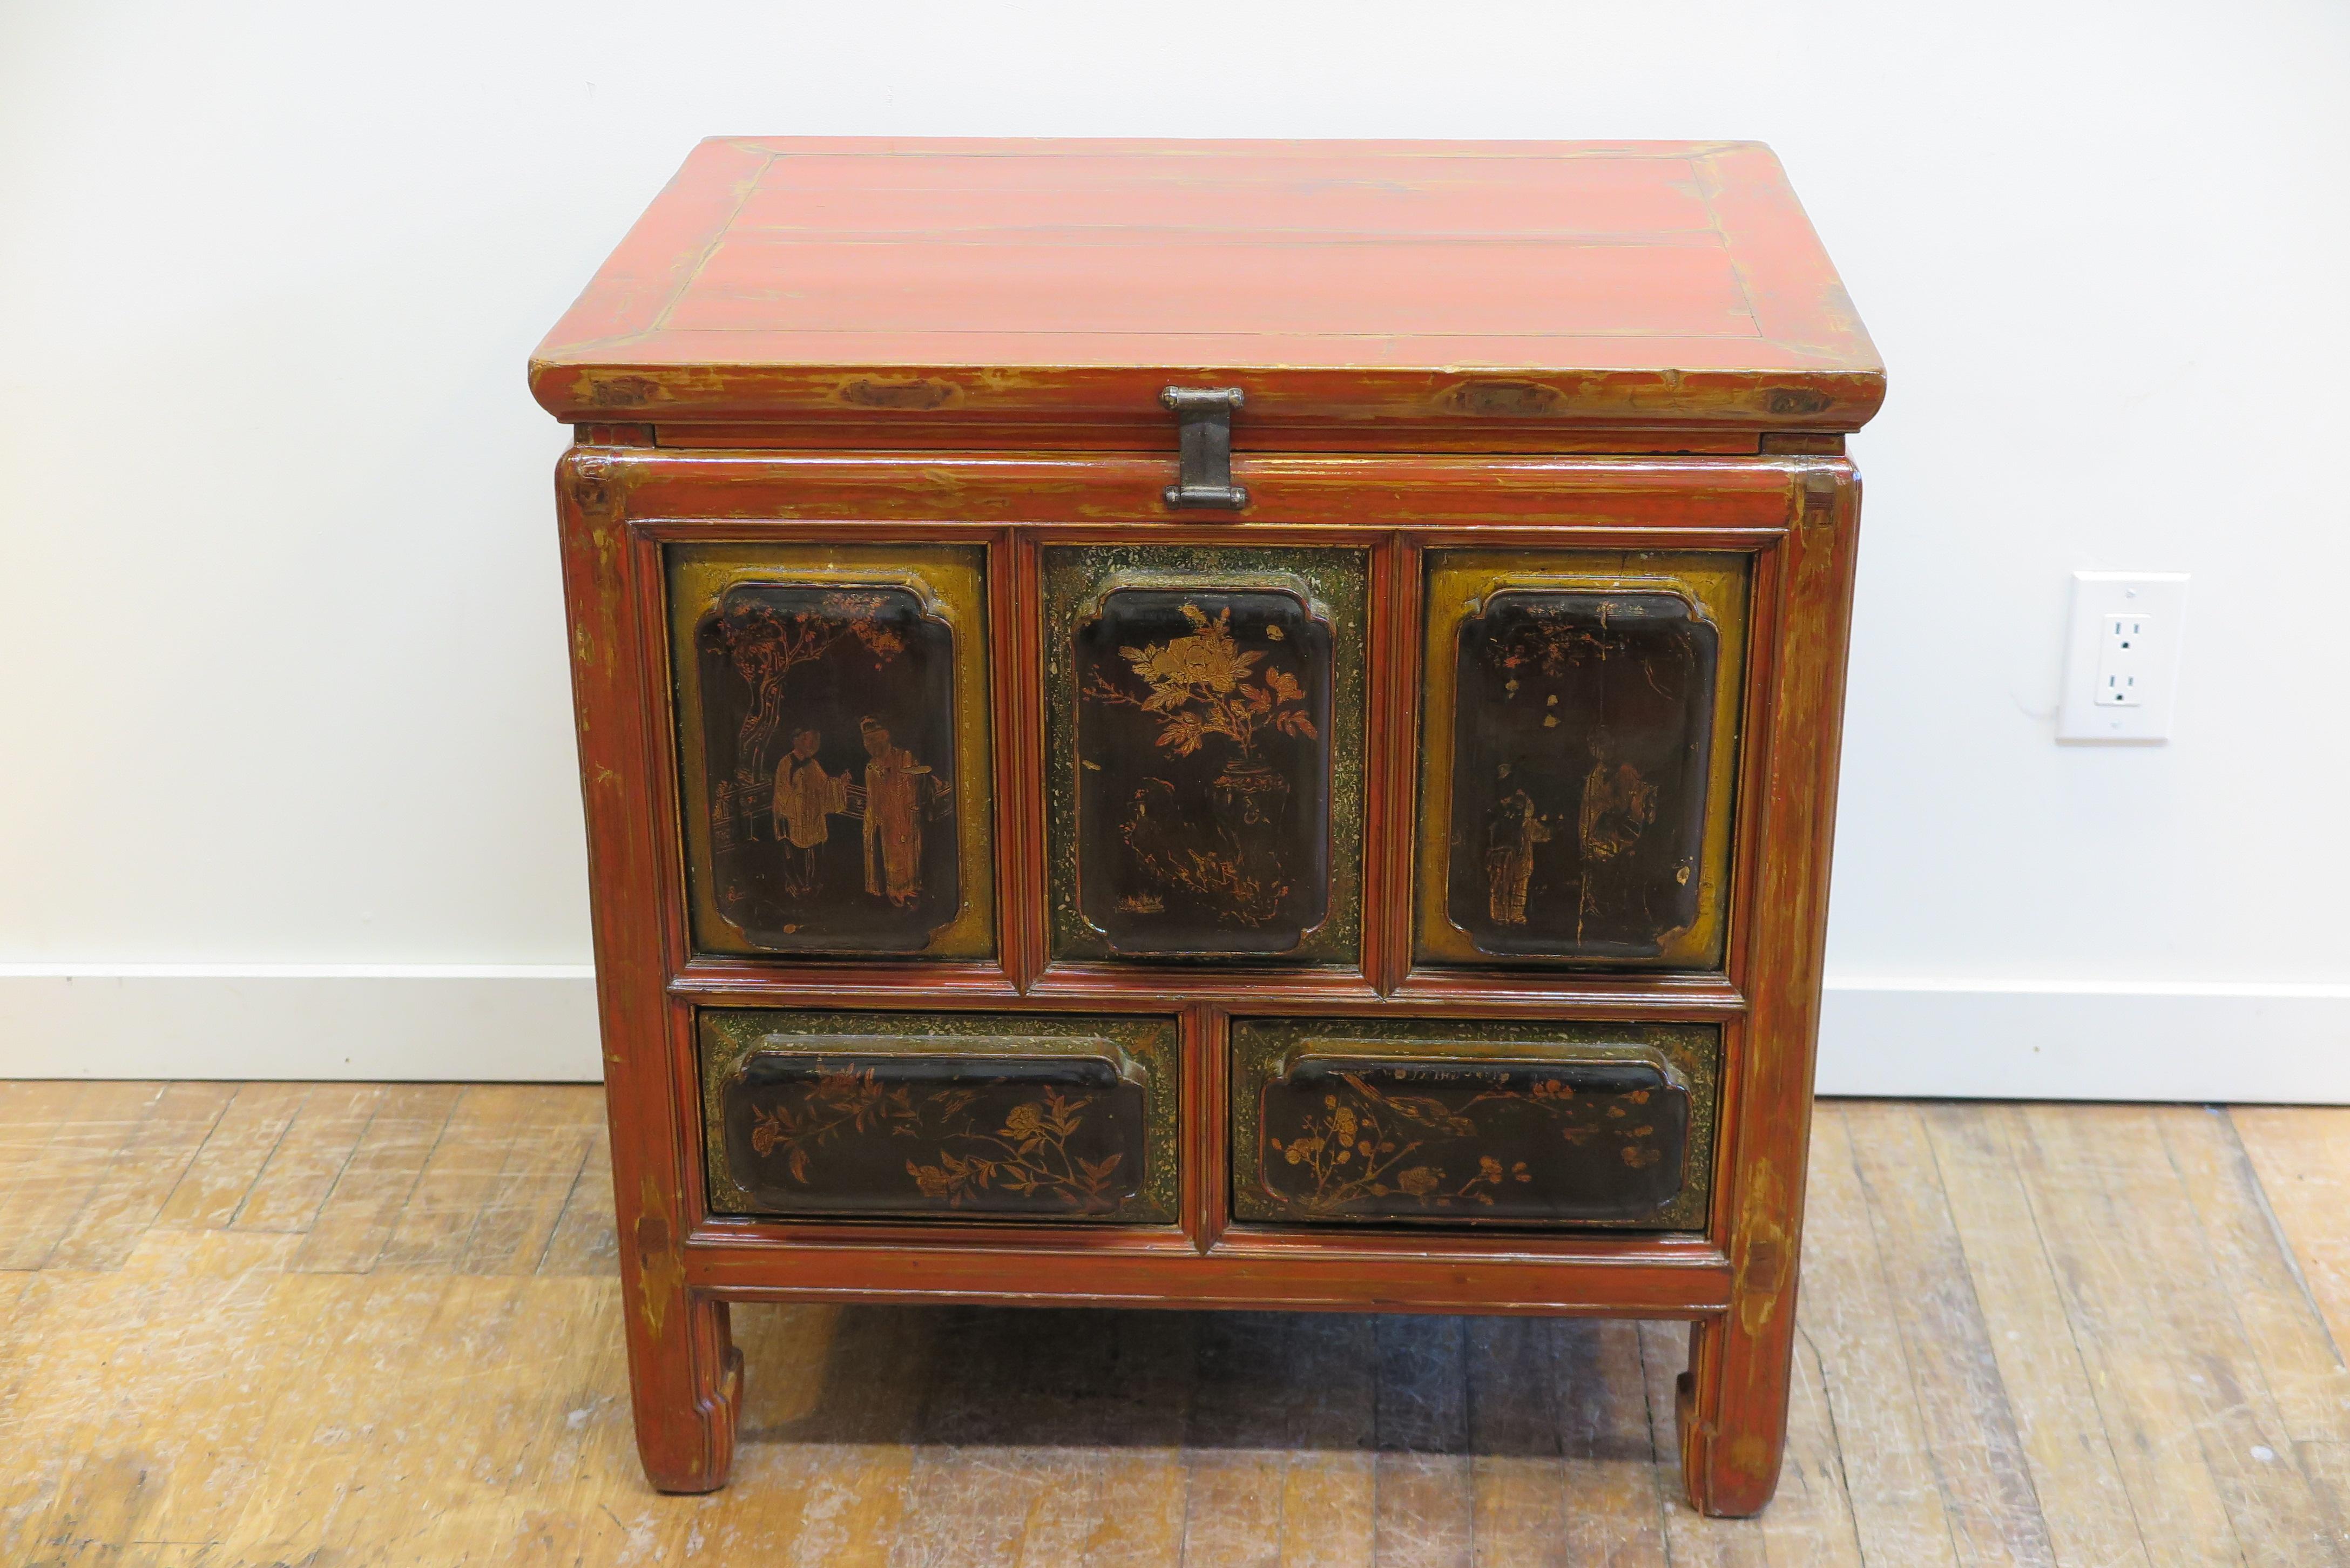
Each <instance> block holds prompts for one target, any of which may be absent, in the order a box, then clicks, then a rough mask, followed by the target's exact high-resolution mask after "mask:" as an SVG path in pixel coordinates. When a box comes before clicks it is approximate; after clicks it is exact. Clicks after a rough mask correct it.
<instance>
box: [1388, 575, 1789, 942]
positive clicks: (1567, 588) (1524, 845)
mask: <svg viewBox="0 0 2350 1568" xmlns="http://www.w3.org/2000/svg"><path fill="white" fill-rule="evenodd" d="M1744 630H1745V596H1744V582H1743V576H1742V572H1741V570H1740V566H1739V562H1738V559H1737V558H1735V557H1706V556H1618V555H1610V556H1587V555H1586V556H1570V555H1562V554H1558V553H1551V554H1546V555H1537V554H1528V555H1523V556H1509V557H1503V556H1496V555H1493V554H1490V553H1467V552H1462V553H1457V554H1455V553H1442V554H1440V555H1438V556H1436V557H1434V560H1433V563H1432V566H1431V569H1430V580H1429V654H1428V657H1429V695H1428V702H1427V708H1428V722H1427V727H1426V732H1425V738H1426V741H1427V748H1426V750H1427V760H1426V763H1425V768H1426V774H1425V777H1424V780H1423V786H1422V813H1423V819H1422V824H1421V828H1422V833H1421V846H1422V847H1421V861H1422V866H1421V876H1422V898H1421V909H1420V917H1419V923H1420V937H1419V949H1420V955H1421V957H1422V958H1423V959H1427V960H1433V961H1450V962H1475V961H1486V962H1494V961H1501V962H1524V961H1532V962H1538V963H1539V962H1551V963H1559V962H1566V963H1587V964H1628V965H1645V966H1651V967H1711V966H1713V965H1717V964H1719V963H1720V961H1721V940H1722V923H1723V922H1722V908H1723V905H1724V902H1725V898H1724V894H1725V888H1726V883H1727V878H1728V860H1729V826H1730V805H1731V798H1730V797H1731V783H1732V780H1733V779H1734V777H1735V759H1736V748H1737V738H1736V723H1737V712H1738V708H1737V698H1738V691H1739V677H1740V670H1741V667H1742V655H1743V644H1744Z"/></svg>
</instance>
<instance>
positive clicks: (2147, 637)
mask: <svg viewBox="0 0 2350 1568" xmlns="http://www.w3.org/2000/svg"><path fill="white" fill-rule="evenodd" d="M2186 609H2187V576H2186V574H2185V573H2183V572H2075V573H2074V574H2073V624H2072V636H2071V639H2070V641H2069V643H2068V645H2067V648H2066V650H2065V659H2064V705H2063V707H2062V708H2061V709H2060V710H2059V711H2058V713H2057V716H2056V738H2057V739H2058V740H2060V741H2167V740H2168V739H2170V711H2171V696H2172V692H2173V691H2174V689H2175V688H2176V687H2177V686H2178V653H2179V646H2180V639H2179V632H2180V630H2181V628H2182V624H2183V622H2184V620H2185V612H2186Z"/></svg>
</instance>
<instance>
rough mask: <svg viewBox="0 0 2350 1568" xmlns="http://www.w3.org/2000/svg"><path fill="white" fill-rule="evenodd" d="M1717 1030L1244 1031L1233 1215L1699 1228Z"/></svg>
mask: <svg viewBox="0 0 2350 1568" xmlns="http://www.w3.org/2000/svg"><path fill="white" fill-rule="evenodd" d="M1720 1050H1721V1037H1720V1032H1719V1031H1718V1030H1716V1029H1715V1028H1713V1027H1712V1026H1711V1025H1700V1024H1666V1025H1638V1026H1633V1025H1621V1026H1614V1025H1606V1024H1582V1023H1576V1024H1555V1023H1528V1022H1518V1021H1512V1022H1506V1023H1503V1022H1491V1023H1484V1022H1455V1021H1451V1020H1447V1021H1443V1022H1436V1021H1428V1020H1420V1021H1409V1020H1397V1021H1354V1020H1341V1021H1329V1020H1318V1021H1317V1020H1279V1021H1271V1020H1263V1021H1254V1022H1242V1023H1235V1024H1234V1025H1233V1029H1232V1179H1233V1193H1232V1199H1233V1202H1232V1210H1233V1214H1234V1216H1235V1217H1236V1218H1238V1219H1240V1220H1245V1221H1254V1222H1262V1223H1276V1224H1357V1225H1366V1224H1368V1225H1382V1224H1385V1225H1453V1226H1458V1225H1538V1226H1609V1227H1622V1228H1628V1229H1641V1230H1659V1231H1694V1230H1701V1229H1703V1227H1704V1225H1705V1218H1706V1199H1707V1194H1708V1192H1709V1190H1710V1188H1711V1166H1712V1152H1713V1131H1714V1098H1715V1085H1716V1083H1717V1080H1718V1076H1719V1074H1718V1066H1719V1057H1720Z"/></svg>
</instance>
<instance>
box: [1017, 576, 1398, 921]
mask: <svg viewBox="0 0 2350 1568" xmlns="http://www.w3.org/2000/svg"><path fill="white" fill-rule="evenodd" d="M1363 566H1364V557H1363V556H1362V554H1361V553H1360V552H1357V551H1339V550H1251V549H1194V548H1181V547H1176V548H1165V549H1154V548H1128V547H1118V548H1048V549H1047V550H1046V551H1045V582H1046V597H1047V601H1048V606H1049V611H1048V613H1049V614H1050V616H1051V620H1050V621H1049V623H1048V624H1049V626H1050V627H1051V628H1052V634H1053V637H1054V642H1055V651H1054V654H1053V659H1052V663H1051V666H1050V668H1049V670H1048V687H1049V688H1050V690H1049V691H1048V701H1049V703H1050V718H1051V724H1050V744H1051V760H1050V763H1049V765H1048V777H1049V779H1050V783H1051V800H1052V816H1053V830H1054V845H1053V850H1054V873H1055V876H1054V888H1053V898H1054V911H1053V912H1054V926H1055V952H1056V954H1057V955H1058V956H1061V957H1067V958H1101V957H1120V958H1141V959H1190V958H1202V959H1204V958H1233V957H1238V958H1257V959H1267V960H1278V961H1291V962H1297V961H1305V962H1314V961H1325V962H1326V961H1347V960H1351V959H1353V958H1354V957H1355V954H1356V949H1357V940H1356V933H1357V928H1358V925H1359V911H1358V909H1357V883H1358V873H1359V867H1360V863H1361V857H1360V844H1361V832H1362V828H1361V822H1362V817H1361V804H1360V803H1361V759H1360V755H1359V752H1360V740H1359V737H1360V734H1361V726H1362V697H1361V692H1362V680H1363V673H1362V665H1361V646H1362V638H1361V615H1362V602H1363V584H1364V579H1363Z"/></svg>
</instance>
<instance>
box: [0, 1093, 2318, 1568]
mask: <svg viewBox="0 0 2350 1568" xmlns="http://www.w3.org/2000/svg"><path fill="white" fill-rule="evenodd" d="M607 1147H608V1146H607V1143H606V1141H605V1135H604V1132H603V1128H602V1121H601V1110H600V1102H599V1100H598V1096H597V1094H596V1093H595V1091H593V1090H580V1089H545V1088H533V1087H523V1086H506V1087H495V1086H493V1087H473V1088H465V1089H459V1088H455V1087H452V1086H448V1085H317V1086H311V1085H244V1086H237V1085H88V1084H79V1085H77V1084H65V1085H20V1084H0V1257H5V1258H6V1259H9V1260H13V1261H15V1262H16V1265H17V1266H16V1268H15V1269H13V1270H11V1271H5V1272H0V1452H5V1453H6V1454H8V1455H9V1456H10V1457H11V1459H13V1460H14V1461H15V1462H14V1463H13V1464H11V1465H9V1466H5V1467H0V1562H5V1563H44V1564H46V1563H138V1564H140V1565H141V1568H242V1565H246V1564H251V1565H254V1568H259V1565H261V1564H267V1563H297V1562H306V1561H307V1562H316V1563H322V1564H323V1563H434V1564H441V1563H498V1564H502V1565H503V1564H515V1563H519V1564H525V1565H530V1568H591V1565H592V1568H602V1565H606V1564H610V1565H615V1568H617V1565H619V1564H622V1563H629V1564H642V1563H658V1564H671V1563H677V1564H693V1563H730V1562H740V1561H758V1562H774V1563H796V1564H809V1565H812V1564H825V1565H827V1568H830V1565H832V1564H847V1565H861V1564H871V1565H888V1564H901V1565H906V1568H914V1565H922V1568H950V1565H952V1568H960V1565H962V1564H966V1563H1004V1564H1060V1563H1086V1564H1094V1563H1101V1564H1120V1565H1123V1564H1151V1565H1162V1564H1163V1565H1170V1568H1171V1565H1174V1564H1179V1563H1194V1564H1209V1563H1214V1564H1224V1563H1266V1564H1276V1563H1277V1564H1282V1565H1284V1568H1356V1565H1364V1568H1369V1565H1373V1564H1381V1565H1385V1564H1399V1563H1442V1564H1476V1565H1479V1568H1501V1565H1511V1568H1514V1565H1516V1564H1543V1563H1574V1564H1581V1563H1607V1564H1613V1565H1616V1568H1667V1565H1669V1568H1690V1565H1691V1564H1701V1563H1714V1564H1754V1565H1766V1568H1880V1565H1881V1568H1912V1565H1913V1564H1930V1563H1938V1562H1946V1563H1968V1564H1975V1563H2052V1564H2056V1565H2059V1568H2106V1565H2129V1568H2153V1565H2154V1564H2158V1563H2181V1564H2188V1563H2196V1564H2199V1563H2247V1564H2266V1563H2274V1564H2280V1565H2282V1564H2293V1568H2301V1565H2303V1564H2310V1565H2316V1568H2323V1565H2324V1564H2329V1563H2345V1562H2350V1556H2345V1552H2350V1533H2345V1532H2350V1526H2346V1525H2345V1520H2350V1430H2345V1423H2350V1394H2345V1389H2350V1370H2345V1366H2344V1365H2343V1360H2342V1356H2341V1354H2340V1345H2342V1343H2343V1336H2342V1331H2341V1325H2342V1322H2343V1316H2344V1313H2345V1306H2350V1155H2345V1152H2344V1151H2345V1150H2350V1112H2343V1111H2299V1110H2296V1111H2274V1110H2268V1109H2240V1110H2237V1111H2235V1112H2233V1113H2232V1114H2228V1113H2214V1112H2210V1111H2206V1110H2199V1109H2194V1108H2187V1107H2178V1108H2161V1109H2148V1108H2133V1107H2106V1106H1986V1105H1933V1106H1912V1105H1898V1104H1866V1103H1846V1104H1835V1105H1830V1106H1825V1107H1824V1108H1823V1111H1822V1114H1821V1116H1820V1118H1819V1123H1818V1127H1817V1136H1816V1138H1815V1142H1814V1162H1813V1170H1812V1180H1811V1189H1810V1223H1809V1227H1808V1230H1807V1233H1806V1242H1805V1268H1804V1286H1803V1291H1802V1293H1801V1297H1800V1302H1799V1306H1798V1315H1797V1329H1798V1334H1797V1344H1796V1350H1795V1364H1794V1392H1793V1397H1792V1400H1791V1405H1790V1413H1789V1422H1788V1458H1787V1464H1786V1468H1785V1470H1784V1473H1783V1479H1782V1481H1781V1485H1780V1490H1779V1495H1778V1498H1777V1500H1776V1501H1775V1502H1774V1503H1773V1505H1772V1507H1771V1509H1770V1510H1769V1511H1766V1513H1765V1514H1764V1515H1763V1517H1762V1518H1761V1519H1760V1520H1754V1521H1721V1520H1705V1519H1700V1518H1699V1517H1698V1516H1696V1515H1695V1514H1693V1513H1691V1512H1690V1511H1689V1509H1688V1508H1687V1507H1686V1505H1684V1504H1683V1503H1682V1502H1681V1501H1680V1495H1679V1494H1680V1487H1679V1476H1678V1474H1677V1473H1676V1464H1675V1443H1674V1435H1673V1430H1672V1410H1671V1401H1672V1382H1673V1378H1674V1376H1676V1375H1677V1374H1678V1373H1679V1371H1680V1370H1681V1368H1682V1367H1683V1366H1686V1364H1687V1360H1688V1330H1687V1328H1686V1327H1685V1326H1684V1325H1681V1324H1614V1323H1594V1322H1579V1321H1568V1320H1540V1319H1516V1318H1493V1319H1461V1318H1436V1317H1412V1316H1400V1317H1380V1316H1365V1315H1350V1314H1277V1313H1236V1314H1182V1313H1139V1312H1138V1313H1116V1312H1058V1311H1053V1312H1037V1311H1031V1312H1022V1311H1017V1310H1002V1311H993V1310H989V1311H983V1310H979V1309H973V1308H939V1309H928V1308H879V1307H857V1306H837V1307H836V1306H803V1307H760V1308H751V1307H743V1308H738V1309H736V1337H737V1342H738V1344H740V1345H741V1346H742V1347H743V1351H744V1354H745V1356H746V1360H747V1363H748V1368H749V1384H748V1390H749V1392H748V1397H747V1400H746V1408H745V1413H744V1424H743V1437H742V1443H741V1450H740V1459H739V1460H738V1468H737V1471H736V1480H735V1481H734V1484H733V1486H731V1487H730V1488H729V1489H727V1490H724V1491H723V1492H720V1493H717V1494H714V1495H712V1496H711V1497H707V1498H665V1497H660V1496H658V1495H656V1494H654V1493H652V1492H651V1491H650V1490H649V1489H647V1488H646V1486H645V1484H644V1481H643V1479H642V1477H641V1474H640V1473H639V1471H638V1469H637V1468H636V1459H635V1452H634V1441H633V1431H632V1427H631V1421H630V1415H629V1403H628V1395H627V1371H626V1359H625V1355H624V1352H623V1349H622V1346H621V1344H620V1339H619V1324H620V1319H619V1296H618V1282H617V1280H616V1278H615V1277H614V1272H613V1265H614V1252H613V1249H612V1246H611V1241H610V1236H609V1231H610V1212H611V1210H610V1179H609V1173H608V1169H607V1168H606V1165H607V1161H608V1155H607V1154H606V1148H607Z"/></svg>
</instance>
